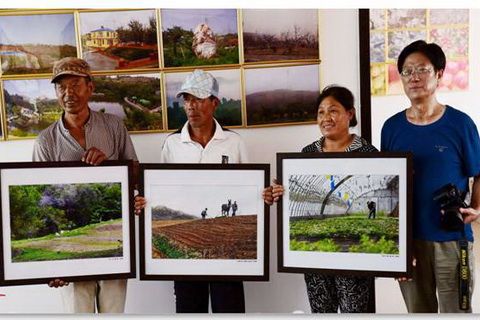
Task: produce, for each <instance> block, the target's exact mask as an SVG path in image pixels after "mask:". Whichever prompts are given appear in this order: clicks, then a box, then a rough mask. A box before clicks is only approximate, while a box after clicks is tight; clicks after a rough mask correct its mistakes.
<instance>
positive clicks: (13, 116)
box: [3, 79, 63, 139]
mask: <svg viewBox="0 0 480 320" xmlns="http://www.w3.org/2000/svg"><path fill="white" fill-rule="evenodd" d="M3 98H4V106H5V109H6V115H7V119H6V120H7V121H6V123H7V130H6V133H5V135H6V137H7V139H21V138H35V137H36V136H37V135H38V134H39V133H40V131H42V130H43V129H45V128H47V127H48V126H49V125H51V124H52V123H53V122H55V121H57V120H58V119H60V117H61V115H62V112H63V109H62V107H60V105H59V104H58V100H57V96H56V94H55V88H54V85H53V84H52V83H50V79H30V80H4V81H3Z"/></svg>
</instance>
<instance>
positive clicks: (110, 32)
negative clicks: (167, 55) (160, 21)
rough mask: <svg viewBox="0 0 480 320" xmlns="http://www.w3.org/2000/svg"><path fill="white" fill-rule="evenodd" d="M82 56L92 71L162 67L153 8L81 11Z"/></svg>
mask: <svg viewBox="0 0 480 320" xmlns="http://www.w3.org/2000/svg"><path fill="white" fill-rule="evenodd" d="M79 16H80V19H79V20H80V34H81V35H80V38H81V47H82V56H83V58H84V59H85V60H86V61H87V62H88V63H89V64H90V66H91V67H92V70H123V69H150V68H158V67H159V59H158V43H157V38H158V37H157V18H156V12H155V10H154V9H151V10H134V11H133V10H132V11H120V12H119V11H99V12H97V11H95V12H80V14H79Z"/></svg>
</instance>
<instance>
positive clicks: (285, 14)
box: [242, 9, 319, 62]
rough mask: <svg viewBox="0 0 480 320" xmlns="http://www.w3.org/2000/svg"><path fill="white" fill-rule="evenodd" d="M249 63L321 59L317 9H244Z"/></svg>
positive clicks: (246, 57)
mask: <svg viewBox="0 0 480 320" xmlns="http://www.w3.org/2000/svg"><path fill="white" fill-rule="evenodd" d="M242 16H243V47H244V59H245V62H265V61H279V60H306V59H319V46H318V10H317V9H274V10H272V9H244V10H242Z"/></svg>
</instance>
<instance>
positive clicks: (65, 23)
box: [0, 14, 77, 75]
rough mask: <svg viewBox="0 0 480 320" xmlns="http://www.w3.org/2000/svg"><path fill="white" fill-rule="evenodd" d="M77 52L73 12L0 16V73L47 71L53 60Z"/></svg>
mask: <svg viewBox="0 0 480 320" xmlns="http://www.w3.org/2000/svg"><path fill="white" fill-rule="evenodd" d="M76 56H77V49H76V40H75V23H74V18H73V14H40V15H18V16H7V15H3V16H0V61H1V69H2V74H4V75H10V74H38V73H50V72H52V66H53V63H54V62H55V61H57V60H59V59H62V58H64V57H76Z"/></svg>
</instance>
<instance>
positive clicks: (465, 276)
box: [458, 232, 470, 310]
mask: <svg viewBox="0 0 480 320" xmlns="http://www.w3.org/2000/svg"><path fill="white" fill-rule="evenodd" d="M458 244H459V247H460V268H459V277H458V278H459V283H458V285H459V286H458V289H459V293H460V294H459V307H460V310H468V309H470V294H469V291H470V269H469V267H468V266H469V264H468V240H467V239H466V238H465V232H463V238H462V239H460V240H458Z"/></svg>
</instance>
